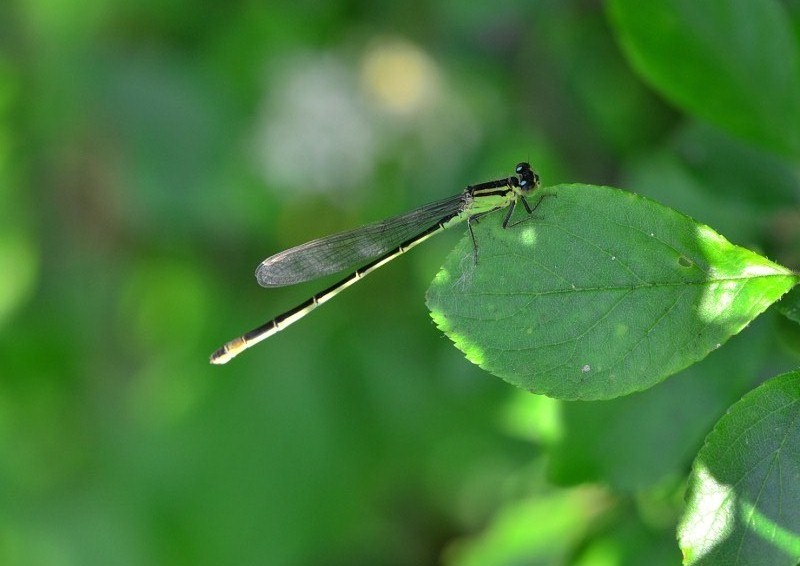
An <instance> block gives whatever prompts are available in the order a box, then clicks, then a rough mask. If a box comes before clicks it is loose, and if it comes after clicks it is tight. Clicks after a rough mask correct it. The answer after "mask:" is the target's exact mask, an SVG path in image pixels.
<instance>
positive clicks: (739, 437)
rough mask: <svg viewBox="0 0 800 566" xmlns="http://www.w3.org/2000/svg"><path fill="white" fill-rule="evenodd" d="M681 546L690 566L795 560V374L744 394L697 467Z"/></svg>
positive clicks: (798, 520) (799, 385) (799, 398)
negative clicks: (696, 565) (692, 565)
mask: <svg viewBox="0 0 800 566" xmlns="http://www.w3.org/2000/svg"><path fill="white" fill-rule="evenodd" d="M679 539H680V545H681V549H682V550H683V554H684V558H685V562H686V563H687V564H695V563H699V562H702V563H707V564H786V565H790V564H791V565H795V564H797V563H798V560H800V372H792V373H788V374H784V375H782V376H780V377H776V378H774V379H772V380H770V381H768V382H767V383H765V384H763V385H762V386H760V387H759V388H757V389H756V390H754V391H752V392H751V393H749V394H748V395H746V396H745V397H744V398H743V399H742V400H741V401H739V402H738V403H736V404H735V405H734V406H733V407H732V408H731V409H730V411H729V412H728V414H727V415H725V416H724V417H722V419H720V421H719V422H718V423H717V425H716V427H715V428H714V431H713V432H712V433H711V434H710V435H709V437H708V439H707V440H706V444H705V446H704V447H703V448H702V450H701V451H700V453H699V454H698V456H697V459H696V460H695V464H694V469H693V472H692V476H691V478H690V484H689V493H688V497H687V508H686V513H685V515H684V517H683V520H682V521H681V526H680V529H679Z"/></svg>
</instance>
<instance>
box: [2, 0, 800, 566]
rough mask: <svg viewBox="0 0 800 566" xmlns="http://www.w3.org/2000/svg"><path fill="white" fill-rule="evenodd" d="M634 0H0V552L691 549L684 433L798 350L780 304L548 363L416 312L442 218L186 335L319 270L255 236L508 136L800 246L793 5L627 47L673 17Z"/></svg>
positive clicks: (407, 558) (45, 558) (439, 167)
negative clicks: (576, 393) (668, 358)
mask: <svg viewBox="0 0 800 566" xmlns="http://www.w3.org/2000/svg"><path fill="white" fill-rule="evenodd" d="M634 4H636V3H635V2H626V1H621V0H620V1H615V2H610V3H609V4H608V5H607V6H606V5H603V4H601V3H599V2H592V1H587V0H569V1H566V2H561V1H555V0H539V1H533V2H523V1H519V0H509V1H507V2H493V3H465V2H455V1H452V0H440V1H435V2H410V3H404V2H388V1H385V0H381V1H378V2H358V1H352V2H336V1H333V2H325V3H319V2H311V1H308V0H299V1H296V2H290V3H282V2H271V1H268V2H232V3H202V2H197V1H191V0H167V1H165V2H164V1H159V2H156V1H154V0H148V1H145V2H123V1H121V0H89V1H87V2H81V3H78V2H72V1H69V0H11V1H7V2H3V3H0V388H1V389H0V497H1V498H2V499H0V562H2V563H3V564H21V565H22V564H25V565H27V564H48V565H50V564H70V565H71V564H81V565H83V564H234V563H241V564H319V563H326V564H339V563H341V564H361V563H363V564H378V563H379V564H425V563H435V562H437V561H440V560H442V561H445V562H447V563H452V564H520V563H526V564H547V563H564V562H570V563H579V564H641V563H644V561H647V563H648V564H659V563H663V564H674V563H678V562H679V561H680V553H679V551H678V547H677V543H676V540H675V528H676V525H677V522H678V516H679V514H680V512H681V509H682V496H683V492H684V488H685V478H686V476H687V474H688V470H689V465H690V463H691V460H692V458H693V456H694V454H696V452H697V450H698V449H699V448H700V445H701V444H702V439H703V437H704V435H705V434H706V433H707V432H708V431H709V430H710V427H711V425H712V423H713V422H715V421H716V420H717V419H718V418H719V417H720V416H721V415H722V414H723V413H724V411H725V409H726V407H728V406H729V405H730V403H731V402H733V401H734V400H735V399H737V398H739V397H740V396H741V395H742V394H743V393H744V392H746V391H748V390H749V389H751V388H752V387H753V386H754V385H755V384H757V383H758V382H759V381H760V380H762V379H763V378H764V377H767V376H770V375H774V374H775V373H777V371H778V370H779V369H781V368H784V367H788V366H789V365H790V364H792V363H794V362H796V356H797V350H798V346H797V344H798V343H800V342H798V341H797V340H796V339H794V337H793V336H791V335H789V333H790V331H789V330H785V329H786V325H784V326H780V327H778V326H777V325H775V324H774V320H773V319H771V318H770V317H768V316H767V317H762V319H763V320H759V322H758V323H757V324H755V325H753V328H750V329H747V330H746V331H745V332H743V333H742V335H741V336H737V337H735V338H734V339H733V340H732V341H731V343H730V345H729V346H733V344H734V341H736V342H738V343H739V344H740V347H741V348H742V350H741V351H738V350H737V349H736V348H723V349H720V350H719V351H718V352H715V353H714V354H712V355H711V356H709V357H708V358H707V359H706V360H704V361H703V362H701V363H699V364H697V365H695V366H692V367H691V368H689V369H688V370H687V371H686V372H684V373H682V374H680V375H678V376H676V377H674V378H671V379H670V380H667V381H666V382H664V383H662V384H660V385H658V386H656V387H654V388H652V389H650V390H648V391H645V392H642V393H638V394H635V395H631V396H629V397H626V398H623V399H618V400H614V401H609V402H602V403H578V402H574V403H562V402H557V401H553V400H550V399H546V398H539V397H535V396H532V395H529V394H527V393H524V392H521V391H518V390H515V389H514V388H512V387H511V386H509V385H507V384H505V383H504V382H502V381H501V380H499V379H497V378H494V377H492V376H489V375H488V374H484V373H483V372H481V371H480V370H479V369H477V368H476V367H474V366H472V364H470V363H468V362H466V361H465V360H464V359H463V357H462V355H461V354H460V353H459V352H458V351H457V350H456V349H455V348H453V347H452V345H451V344H450V342H449V341H448V340H447V339H445V338H444V337H443V336H442V335H441V334H440V333H439V332H437V331H436V330H435V328H434V325H433V324H432V322H431V320H430V318H429V316H428V313H427V310H426V308H425V305H424V300H423V295H424V292H425V289H426V287H427V286H428V283H429V282H430V280H431V279H432V277H433V275H434V273H435V272H436V269H437V268H438V267H439V266H440V265H441V263H442V261H443V259H444V257H445V255H446V253H447V250H448V249H450V248H452V246H453V245H454V243H455V241H456V240H457V239H458V237H459V235H458V234H457V233H454V234H448V235H444V236H441V237H439V238H437V239H435V240H433V241H431V242H429V243H426V244H425V246H424V249H417V250H415V251H414V252H413V253H410V254H408V255H407V256H405V257H404V258H402V259H401V260H399V261H396V262H394V263H393V264H392V265H391V266H388V267H386V268H384V269H382V270H381V272H379V273H377V274H375V275H374V276H372V277H370V278H368V279H367V280H365V281H363V282H361V283H359V285H358V287H356V289H354V290H353V291H350V292H348V293H345V294H343V295H342V296H341V297H339V298H338V299H337V300H336V301H335V302H333V303H332V304H330V305H327V306H326V307H325V308H324V309H320V311H319V312H315V313H314V314H313V315H311V316H310V317H309V318H308V319H306V320H304V321H303V322H302V323H299V324H297V325H296V326H293V327H292V328H291V329H289V330H287V331H286V332H283V333H280V334H279V335H277V336H275V337H274V338H271V339H270V340H269V341H267V342H265V343H264V344H262V345H260V346H258V348H256V349H254V350H252V351H250V352H248V353H246V354H245V355H243V356H242V357H241V359H237V360H236V361H235V362H232V363H231V364H229V365H228V366H225V367H224V368H220V367H214V366H210V365H209V364H208V361H207V360H208V354H209V353H210V352H211V351H212V350H213V349H214V348H216V347H217V346H219V345H220V344H221V343H222V342H223V341H225V340H227V339H229V338H231V337H233V336H235V335H237V334H238V333H240V332H241V331H243V330H246V329H249V328H251V327H253V326H256V325H257V324H260V323H261V322H263V321H264V320H266V319H268V318H270V317H271V316H273V315H275V314H278V313H280V312H282V311H283V310H285V309H287V308H289V307H291V306H293V305H294V304H295V303H296V302H298V301H299V300H302V299H304V298H306V297H307V296H308V295H310V294H311V293H312V292H314V291H316V290H318V289H320V288H322V286H323V285H322V284H309V285H303V286H301V287H299V288H297V289H294V288H289V289H275V290H269V291H265V290H263V289H261V288H259V287H258V286H257V285H256V283H255V281H254V279H253V277H252V271H253V269H254V268H255V266H256V265H257V263H258V262H259V261H260V260H262V259H263V258H264V257H266V256H268V255H270V254H272V253H274V252H276V251H279V250H281V249H283V248H285V247H288V246H291V245H294V244H297V243H300V242H303V241H305V240H307V239H309V238H310V237H316V236H320V235H324V234H327V233H330V232H332V231H335V230H340V229H346V228H350V227H353V226H356V225H358V224H360V223H363V222H367V221H370V220H375V219H378V218H381V217H385V216H388V215H391V214H394V213H397V212H400V211H404V210H407V209H410V208H412V207H414V206H416V205H419V204H422V203H424V202H429V201H432V200H435V199H438V198H441V197H444V196H448V195H450V194H455V193H457V192H458V191H459V190H461V188H462V187H463V186H464V185H466V184H467V183H470V182H477V181H482V180H484V179H487V178H495V177H498V176H503V175H507V174H508V173H509V172H510V170H511V168H512V167H513V165H514V164H515V163H517V162H518V161H521V160H530V161H531V162H532V163H533V164H534V167H535V168H536V169H537V170H538V172H539V173H540V174H541V176H542V178H543V180H544V183H545V184H546V185H551V184H556V183H560V182H586V183H592V184H610V185H615V186H620V187H623V188H628V189H631V190H635V191H637V192H641V193H642V194H646V195H647V196H649V197H651V198H654V199H656V200H659V201H661V202H663V203H664V204H667V205H669V206H672V207H675V208H677V209H678V210H681V211H682V212H684V213H687V214H690V215H692V216H693V217H695V218H696V219H697V220H699V221H702V222H706V223H708V224H710V225H711V226H713V227H714V228H715V229H716V230H718V231H719V232H720V233H722V234H723V235H725V236H727V237H728V238H729V239H730V240H731V241H733V242H734V243H737V244H741V245H745V246H748V247H751V248H753V249H756V250H760V251H763V252H765V253H767V254H769V255H770V257H773V258H776V259H777V260H778V261H780V262H782V263H783V264H784V265H787V266H789V267H796V266H797V264H798V263H800V261H798V260H799V259H800V231H798V229H797V226H798V225H800V223H798V222H797V220H798V213H797V200H798V176H797V162H796V158H797V152H798V142H797V140H798V137H797V131H799V130H797V129H796V128H795V126H796V124H797V120H798V116H797V115H796V112H797V110H796V107H797V101H798V100H800V97H798V96H795V95H796V94H797V93H796V91H795V90H794V88H795V87H794V83H793V82H792V81H793V80H794V78H795V77H794V75H792V73H796V66H797V64H796V59H797V52H796V50H793V49H795V46H796V44H797V41H796V35H797V33H798V30H800V24H798V21H800V20H799V19H798V18H799V17H800V13H799V12H798V10H797V8H796V7H795V5H794V4H790V6H789V7H787V8H784V6H783V4H780V3H778V2H768V1H766V0H763V1H759V2H753V3H745V2H741V3H739V2H737V3H731V4H732V5H736V6H743V5H750V4H753V5H762V4H765V5H767V12H768V16H769V17H768V18H767V19H759V20H758V22H759V23H760V27H758V29H759V30H761V33H760V34H758V33H753V34H751V35H750V36H742V37H737V38H734V39H735V41H733V43H734V44H735V45H736V47H737V50H736V51H735V52H733V53H730V52H727V51H723V52H722V55H724V56H723V57H722V58H721V61H722V62H720V61H719V60H713V59H712V60H710V61H709V60H708V59H707V58H705V57H704V56H703V55H704V54H703V53H700V51H701V50H702V48H703V47H704V46H709V45H710V46H712V47H713V46H717V45H718V44H717V43H715V40H717V39H719V34H718V33H716V32H717V31H718V30H717V28H714V26H712V25H710V24H709V20H708V19H707V18H702V17H697V15H696V14H693V15H692V14H690V15H691V16H692V17H690V18H688V19H687V21H691V22H694V23H696V24H697V23H698V22H700V23H705V24H707V25H706V26H704V25H699V24H698V25H696V26H690V27H688V29H686V30H685V33H686V34H691V37H692V41H691V42H689V43H687V44H682V45H681V46H680V50H679V51H676V52H675V53H674V54H673V56H672V58H671V59H668V60H666V61H665V62H664V64H663V65H653V66H651V67H648V68H647V69H645V68H643V64H642V61H643V60H644V59H647V58H648V57H650V59H649V60H650V61H652V60H654V58H655V56H654V55H653V53H652V52H651V51H648V49H650V50H656V51H658V49H662V50H663V48H664V45H663V44H662V43H661V42H660V41H657V40H658V39H659V37H658V36H657V34H660V33H664V34H666V33H669V32H670V30H673V31H674V28H673V27H671V24H672V23H674V22H672V21H671V20H670V19H669V17H666V16H664V13H666V12H669V10H667V8H659V10H661V12H659V14H661V16H663V17H660V18H659V19H654V20H653V22H654V23H653V25H654V27H653V28H652V29H650V30H649V31H648V30H646V29H645V30H644V31H643V32H641V33H642V34H644V35H643V37H644V38H651V37H652V39H653V41H652V42H647V41H641V37H642V36H637V35H636V34H635V33H633V31H632V30H635V29H640V30H641V27H638V28H637V26H641V25H642V24H641V22H642V21H648V18H649V17H650V13H649V12H647V11H646V10H644V9H643V8H641V7H640V8H635V7H632V6H633V5H634ZM659 4H660V5H663V6H668V5H671V4H675V5H681V6H682V9H684V10H686V9H688V8H687V6H689V7H690V6H691V5H695V4H697V5H700V4H703V3H693V2H689V0H686V1H684V2H679V1H677V0H676V1H675V2H659ZM719 4H721V3H718V2H711V3H708V5H709V6H711V5H717V6H718V5H719ZM643 5H646V4H645V3H643V4H642V6H643ZM665 11H666V12H665ZM733 15H737V14H733ZM738 16H739V18H738V19H737V18H733V17H731V18H727V19H722V18H720V19H714V18H711V19H710V22H712V23H716V24H719V26H721V28H722V29H725V25H727V24H729V23H730V22H734V23H735V22H739V21H740V20H741V19H742V17H743V16H742V14H738ZM746 16H747V14H744V21H748V20H747V18H746ZM776 22H777V23H776ZM655 24H659V25H661V26H662V27H657V26H655ZM774 26H778V28H779V29H778V32H775V33H774V34H773V38H772V39H773V43H770V44H769V45H770V46H772V47H771V49H773V51H780V50H782V49H783V50H784V51H783V52H781V53H778V54H776V55H775V56H782V57H783V59H781V64H778V65H776V64H775V62H774V61H771V64H770V65H768V66H765V67H763V69H762V71H763V72H762V73H761V74H758V75H755V76H752V75H751V76H748V77H746V78H747V79H748V80H749V81H750V82H749V83H748V84H742V82H741V81H742V76H741V74H737V73H738V70H737V68H735V67H733V68H732V67H729V66H724V65H727V64H728V63H730V61H731V60H743V61H744V62H745V63H748V64H750V65H751V66H755V67H759V66H760V65H761V64H762V62H761V61H759V60H758V59H757V58H756V59H755V60H753V59H752V58H748V57H746V56H745V55H748V54H753V53H760V52H761V51H759V49H758V47H759V45H763V41H762V40H763V36H764V35H770V34H771V32H772V27H774ZM648 33H649V34H650V35H648ZM637 38H639V41H637ZM726 41H727V39H726ZM792 42H794V43H792ZM728 44H729V43H724V45H728ZM667 47H669V46H667ZM693 49H694V50H693ZM658 53H659V54H661V53H663V51H661V52H658ZM742 53H743V54H744V55H742ZM695 56H696V57H695ZM737 57H739V59H737ZM687 58H688V59H691V60H692V65H690V66H689V67H686V64H687ZM656 59H657V58H656ZM784 63H786V64H784ZM721 65H722V66H723V67H722V68H724V69H725V70H726V72H725V73H717V72H715V69H718V68H721V67H720V66H721ZM675 69H677V70H678V72H680V70H681V69H687V75H686V81H684V82H677V83H675V82H670V80H669V79H670V77H669V71H670V70H673V71H674V70H675ZM744 69H745V70H747V67H746V66H745V67H744ZM781 69H788V70H787V71H786V73H787V74H786V75H785V76H783V75H781ZM690 72H691V73H690ZM665 77H666V78H665ZM698 77H700V78H702V79H704V80H705V81H706V84H711V85H715V89H716V90H713V91H710V93H711V94H714V96H710V95H709V97H708V98H707V99H703V98H702V97H696V96H695V97H689V96H688V95H687V92H688V90H687V89H690V88H691V87H692V85H695V84H696V81H697V80H699V79H698ZM787 77H788V78H787ZM784 79H785V80H784ZM762 81H764V82H765V84H761V83H762ZM664 84H667V85H669V86H668V87H666V88H665V87H664ZM731 85H734V86H735V87H736V88H735V89H734V90H733V91H731V94H732V95H735V97H733V98H732V99H733V102H731V99H730V98H725V97H721V95H720V96H718V95H719V94H720V93H721V92H722V93H724V92H727V91H730V89H732V88H733V87H731ZM762 87H763V88H762ZM787 89H788V90H787ZM776 92H777V93H778V94H776V95H775V103H774V104H773V103H770V101H769V97H770V96H771V93H776ZM787 92H788V95H787ZM753 96H759V97H761V98H759V99H758V100H751V98H752V97H753ZM765 98H766V99H767V100H766V101H765V100H764V99H765ZM721 104H725V105H727V106H725V107H724V108H720V107H719V105H721ZM731 104H733V105H734V106H735V105H736V104H742V105H743V107H744V111H747V112H749V114H748V115H747V116H746V117H745V118H747V119H746V120H744V119H742V120H741V121H734V123H733V124H731V123H729V122H730V120H731V116H732V115H731V114H730V113H728V112H727V111H728V110H729V109H730V107H731V106H730V105H731ZM748 109H749V110H748ZM784 110H785V112H788V113H789V114H783V113H782V112H783V111H784ZM753 115H756V116H757V118H755V119H754V118H753ZM734 116H735V114H734ZM784 119H785V121H784ZM782 126H785V127H786V129H787V130H790V132H789V133H790V134H791V135H786V136H784V135H782V132H780V131H776V130H780V128H781V127H782ZM787 156H788V157H787ZM792 158H794V160H793V159H792ZM453 232H458V230H454V231H453ZM564 316H567V317H568V316H570V313H564ZM784 335H789V338H787V339H786V340H783V341H778V340H775V337H776V336H784ZM779 342H780V343H781V344H784V345H785V348H784V349H783V350H780V349H779V346H778V343H779ZM748 352H749V353H750V354H749V355H748ZM737 356H741V357H742V358H743V359H741V360H740V359H739V358H737ZM648 407H649V409H648Z"/></svg>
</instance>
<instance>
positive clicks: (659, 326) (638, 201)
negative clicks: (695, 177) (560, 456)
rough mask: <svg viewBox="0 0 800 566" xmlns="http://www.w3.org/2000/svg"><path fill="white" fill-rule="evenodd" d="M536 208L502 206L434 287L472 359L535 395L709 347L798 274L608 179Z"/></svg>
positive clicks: (671, 368) (691, 358)
mask: <svg viewBox="0 0 800 566" xmlns="http://www.w3.org/2000/svg"><path fill="white" fill-rule="evenodd" d="M540 194H547V195H550V196H547V197H545V199H544V201H542V203H541V206H540V207H539V209H538V210H537V211H536V213H535V217H534V218H533V219H530V220H529V221H527V222H523V223H522V224H519V225H517V226H514V227H512V228H510V229H507V230H504V229H502V227H501V226H500V225H499V223H500V218H499V216H498V215H494V216H492V217H488V218H486V219H484V220H483V221H482V222H481V223H480V225H479V226H478V227H477V230H476V235H477V240H478V255H479V260H478V265H477V266H475V265H474V264H473V261H472V243H471V240H470V239H469V238H465V239H464V240H462V242H461V243H460V245H459V246H457V247H456V249H455V250H454V251H453V252H452V253H451V254H450V255H449V256H448V258H447V260H446V262H445V264H444V266H443V268H442V270H441V271H440V272H439V273H438V274H437V276H436V278H435V279H434V281H433V283H432V284H431V287H430V289H429V290H428V306H429V308H430V309H431V312H432V316H433V318H434V320H435V322H436V324H437V325H438V326H439V327H440V328H441V329H442V330H443V331H444V332H445V333H446V334H447V335H448V336H449V337H450V338H451V339H452V340H453V341H454V342H455V344H456V346H457V347H458V348H459V349H461V350H462V351H463V352H464V353H465V354H466V355H467V358H468V359H470V360H471V361H473V362H474V363H476V364H478V365H480V366H481V367H482V368H484V369H486V370H487V371H489V372H491V373H493V374H495V375H497V376H499V377H501V378H503V379H505V380H507V381H509V382H510V383H513V384H514V385H517V386H519V387H522V388H524V389H527V390H530V391H532V392H535V393H544V394H546V395H550V396H552V397H558V398H563V399H610V398H613V397H617V396H619V395H624V394H626V393H631V392H633V391H639V390H642V389H646V388H648V387H650V386H652V385H654V384H655V383H658V382H659V381H661V380H663V379H664V378H666V377H667V376H669V375H671V374H673V373H675V372H677V371H679V370H681V369H683V368H685V367H687V366H688V365H690V364H692V363H694V362H696V361H698V360H700V359H701V358H703V357H705V356H706V355H707V354H708V353H709V352H710V351H712V350H714V349H715V348H717V347H719V346H720V345H721V344H722V343H723V342H725V341H726V340H727V339H728V338H730V337H731V336H732V335H733V334H736V333H737V332H739V331H740V330H741V329H742V328H743V327H744V326H745V325H746V324H747V323H748V322H750V321H751V320H752V319H753V318H755V317H756V316H757V315H758V314H760V313H761V312H762V311H763V310H764V309H765V308H767V307H768V306H769V305H770V304H771V303H772V302H774V301H775V300H777V299H778V298H779V297H780V296H781V295H783V294H784V293H785V292H786V291H787V290H788V289H790V288H791V287H792V286H793V285H794V284H795V282H796V281H797V277H796V276H795V275H794V274H793V273H792V272H791V271H789V270H788V269H785V268H783V267H781V266H779V265H776V264H775V263H772V262H770V261H769V260H767V259H765V258H763V257H761V256H759V255H757V254H755V253H753V252H751V251H749V250H746V249H744V248H740V247H738V246H735V245H733V244H731V243H730V242H728V241H727V240H726V239H725V238H723V237H722V236H720V235H719V234H717V233H715V232H714V231H713V230H711V229H710V228H709V227H707V226H704V225H702V224H698V223H696V222H694V221H693V220H692V219H690V218H689V217H687V216H684V215H682V214H680V213H678V212H675V211H673V210H671V209H668V208H666V207H664V206H662V205H660V204H658V203H656V202H653V201H651V200H648V199H645V198H643V197H640V196H638V195H635V194H632V193H627V192H624V191H619V190H616V189H612V188H608V187H595V186H589V185H562V186H557V187H553V188H549V189H547V190H546V191H544V192H542V193H540Z"/></svg>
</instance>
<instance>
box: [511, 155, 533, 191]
mask: <svg viewBox="0 0 800 566" xmlns="http://www.w3.org/2000/svg"><path fill="white" fill-rule="evenodd" d="M515 171H516V173H517V176H518V177H519V188H520V189H522V190H523V191H526V192H527V191H532V190H534V189H535V188H537V187H538V186H539V175H537V174H536V171H534V170H533V169H531V166H530V164H529V163H525V162H524V161H523V162H522V163H518V164H517V167H516V169H515Z"/></svg>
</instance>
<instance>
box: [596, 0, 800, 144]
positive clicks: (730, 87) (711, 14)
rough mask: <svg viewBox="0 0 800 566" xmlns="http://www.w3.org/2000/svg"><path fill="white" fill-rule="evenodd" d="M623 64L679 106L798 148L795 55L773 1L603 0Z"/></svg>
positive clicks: (799, 81) (799, 71)
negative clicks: (624, 57) (625, 61)
mask: <svg viewBox="0 0 800 566" xmlns="http://www.w3.org/2000/svg"><path fill="white" fill-rule="evenodd" d="M608 7H609V15H610V19H611V21H612V24H613V25H614V27H615V28H616V30H617V34H618V40H619V42H620V44H621V46H622V49H623V51H624V52H625V53H626V55H627V56H628V59H629V60H630V62H631V65H632V66H633V67H634V68H635V69H636V70H637V71H638V72H639V73H640V74H641V75H642V76H643V77H644V78H645V80H647V81H648V82H649V83H650V84H652V85H653V86H654V87H655V88H656V89H658V90H659V91H660V92H661V93H662V94H663V95H664V96H665V97H666V98H668V99H669V100H671V101H672V102H673V103H675V104H677V105H678V106H680V107H681V108H683V109H685V110H686V111H687V112H690V113H692V114H695V115H697V116H700V117H702V118H704V119H706V120H709V121H710V122H713V123H715V124H717V125H718V126H720V127H723V128H725V129H727V130H729V131H730V132H733V133H735V134H737V135H739V136H742V137H745V138H747V139H749V140H751V141H754V142H757V143H761V144H763V145H765V146H768V147H770V148H773V149H777V150H780V151H783V152H787V153H791V154H794V155H797V154H798V153H800V97H799V96H798V95H797V93H798V92H800V57H799V53H800V50H798V42H797V39H796V37H795V35H794V32H793V30H792V27H791V23H790V21H789V17H788V16H787V14H786V12H785V9H784V8H783V7H782V6H781V4H780V3H779V2H776V1H774V0H758V1H750V2H730V1H729V0H707V1H704V2H698V1H697V0H654V1H651V2H640V1H639V0H611V1H610V2H609V4H608Z"/></svg>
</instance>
